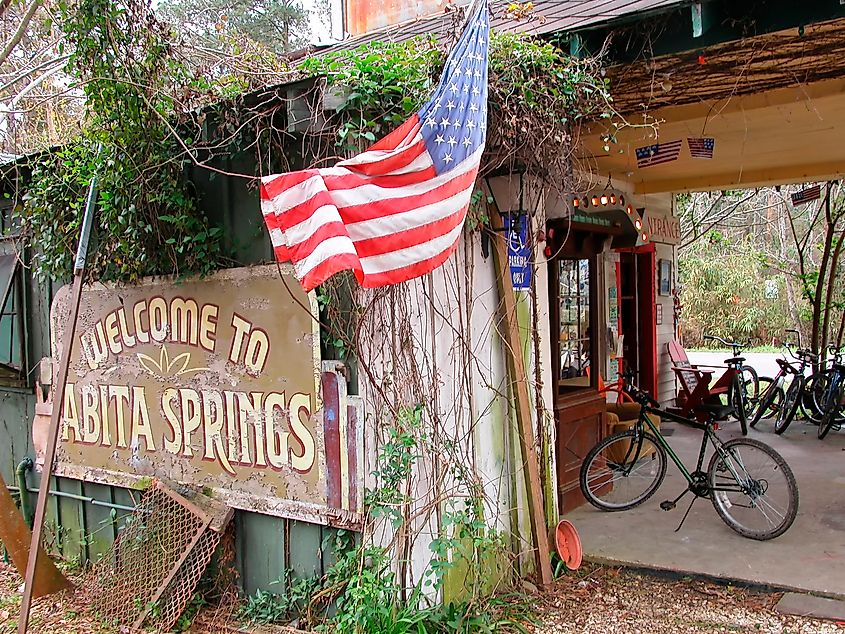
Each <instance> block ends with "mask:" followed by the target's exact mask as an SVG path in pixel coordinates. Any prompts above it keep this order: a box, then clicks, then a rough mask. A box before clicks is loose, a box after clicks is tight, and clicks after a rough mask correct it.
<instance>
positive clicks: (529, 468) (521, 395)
mask: <svg viewBox="0 0 845 634" xmlns="http://www.w3.org/2000/svg"><path fill="white" fill-rule="evenodd" d="M488 210H489V216H490V225H491V227H492V229H493V230H494V231H495V232H496V234H495V235H494V236H493V238H492V240H491V241H492V243H493V265H494V270H495V273H496V284H497V286H498V289H499V298H500V300H501V306H502V309H503V311H504V317H505V328H504V337H505V357H506V359H507V364H508V371H509V373H510V375H511V382H512V386H513V393H514V401H515V403H516V418H517V425H518V429H519V441H520V442H519V444H520V449H521V450H522V461H523V463H524V465H525V469H526V476H527V477H526V484H527V487H526V488H527V490H528V504H529V508H528V515H529V517H530V518H531V532H532V533H533V537H534V546H535V551H534V558H535V562H536V565H537V573H538V575H539V580H540V583H541V585H543V586H547V585H549V584H551V583H552V565H551V552H550V550H549V536H548V532H547V528H546V516H545V513H544V512H543V486H542V483H541V482H540V466H539V462H538V461H537V449H536V446H535V442H534V428H533V424H532V420H531V400H530V398H529V392H528V376H527V374H526V370H525V363H524V361H523V358H522V354H521V350H522V342H521V341H520V338H519V325H518V323H517V312H516V298H515V297H514V290H513V280H512V279H511V275H510V267H509V265H508V254H507V245H506V244H505V241H504V239H503V236H504V234H503V233H502V231H503V230H504V223H503V222H502V216H501V215H500V214H499V210H498V209H496V207H495V205H492V204H491V205H488Z"/></svg>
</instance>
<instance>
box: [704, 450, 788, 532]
mask: <svg viewBox="0 0 845 634" xmlns="http://www.w3.org/2000/svg"><path fill="white" fill-rule="evenodd" d="M721 450H722V451H721V452H720V451H717V452H716V453H714V454H713V457H712V458H711V459H710V465H709V466H708V468H707V483H708V485H709V486H710V488H711V489H712V494H711V496H710V500H711V501H712V503H713V508H715V509H716V513H717V514H718V515H719V517H720V518H721V519H722V521H723V522H725V524H727V525H728V526H729V527H730V528H731V529H732V530H733V531H735V532H737V533H739V534H740V535H742V536H743V537H748V538H749V539H756V540H759V541H766V540H769V539H774V538H775V537H778V536H779V535H783V533H785V532H786V531H787V530H788V529H789V527H790V526H792V523H793V522H794V521H795V516H796V515H797V514H798V484H797V483H796V482H795V475H794V474H793V473H792V469H790V468H789V465H788V464H787V463H786V460H784V459H783V457H782V456H781V455H780V454H779V453H778V452H776V451H775V450H774V449H772V448H771V447H769V446H768V445H767V444H765V443H762V442H760V441H759V440H755V439H753V438H734V439H733V440H729V441H728V442H726V443H724V444H723V445H722V446H721ZM755 454H756V455H757V456H760V454H764V455H765V457H766V458H767V460H765V461H763V460H762V459H760V458H757V459H754V456H755ZM761 458H762V456H761ZM758 461H759V466H755V465H754V464H753V463H754V462H758ZM749 465H750V466H749ZM752 469H753V471H754V473H752V472H751V470H752ZM737 476H739V477H740V478H742V479H743V482H739V481H738V480H737ZM775 480H777V481H778V482H780V481H781V480H782V483H783V485H784V487H783V488H784V493H785V502H782V501H781V499H780V497H778V498H776V497H775V493H777V492H772V493H771V494H770V491H771V489H772V486H771V485H772V482H774V481H775ZM733 485H736V486H737V487H738V489H737V490H725V488H726V487H730V486H733ZM761 489H762V490H761ZM732 493H736V494H738V495H737V496H736V497H735V498H734V499H733V501H732V500H731V494H732ZM745 510H749V511H751V512H749V513H746V512H745ZM754 511H756V513H755V512H754ZM778 515H779V516H780V520H779V521H777V522H773V521H772V519H773V518H774V519H777V516H778ZM746 516H748V519H746ZM752 518H758V519H759V518H762V519H763V520H764V524H767V525H768V526H767V527H765V528H755V527H752V526H749V525H748V524H749V523H750V520H751V519H752Z"/></svg>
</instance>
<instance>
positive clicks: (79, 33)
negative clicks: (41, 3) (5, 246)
mask: <svg viewBox="0 0 845 634" xmlns="http://www.w3.org/2000/svg"><path fill="white" fill-rule="evenodd" d="M62 10H63V14H62V21H61V22H62V26H63V29H64V32H65V36H66V42H67V46H68V48H69V49H70V50H71V51H72V52H71V54H70V58H69V60H68V67H67V70H68V71H69V73H70V74H72V75H73V76H74V77H75V78H76V79H77V80H78V81H79V85H80V86H82V90H83V91H84V95H85V113H84V116H83V127H82V130H81V133H80V135H79V137H78V138H77V140H75V141H74V142H72V143H70V144H68V145H66V146H64V147H62V148H60V149H58V150H56V151H54V152H50V153H48V154H46V155H38V156H36V157H35V158H34V160H33V161H32V162H31V170H32V171H31V178H30V180H29V182H28V183H27V184H26V195H25V202H24V206H23V218H24V222H25V228H26V230H27V232H28V236H29V238H30V240H31V242H32V243H33V244H34V245H37V251H36V255H35V265H36V269H37V271H38V273H39V274H40V275H41V276H42V277H54V278H58V279H63V278H66V277H67V275H68V274H69V272H70V270H71V265H72V262H71V259H72V253H73V251H74V249H75V247H76V240H77V236H78V235H79V227H80V223H81V219H82V213H81V212H82V208H83V206H84V199H85V189H86V187H87V185H88V183H89V181H90V179H91V177H92V175H93V174H94V172H95V171H97V172H98V175H99V196H98V199H97V207H98V213H99V222H98V232H97V237H98V240H99V248H98V249H97V250H96V253H95V255H94V256H93V260H92V262H91V263H90V276H91V278H92V279H101V280H119V281H123V282H134V281H137V280H138V279H140V278H141V277H143V276H146V275H155V274H169V273H176V274H178V275H182V276H184V275H188V274H192V273H199V274H207V273H210V272H212V271H214V270H215V269H216V268H217V267H218V266H219V264H220V262H221V237H222V230H221V229H220V228H217V227H212V226H211V225H210V224H209V221H208V219H207V218H206V216H205V214H204V213H203V212H202V210H200V208H199V206H198V205H197V201H196V198H195V196H194V195H193V192H192V190H191V187H190V185H189V183H188V180H187V178H186V177H185V176H186V175H185V173H184V170H185V167H186V163H187V160H185V158H184V153H183V151H182V146H183V145H191V144H192V143H193V140H192V139H190V138H186V139H181V138H179V137H177V136H175V135H174V134H173V130H174V128H173V125H174V124H178V119H179V116H180V115H181V114H182V113H183V111H184V110H183V107H182V105H181V104H179V103H178V102H177V101H176V99H175V98H174V97H173V95H174V94H176V90H175V87H176V86H179V85H181V84H185V83H189V82H190V79H191V78H190V75H189V73H188V72H187V70H186V69H185V67H184V66H182V65H181V64H180V63H179V62H178V60H177V59H176V58H175V57H174V56H173V55H172V52H171V48H170V46H171V41H170V35H169V32H168V31H167V30H166V28H165V27H163V26H162V25H161V24H159V23H158V22H157V21H156V20H155V18H154V17H153V16H152V14H151V13H150V12H149V11H148V6H147V5H146V3H145V2H143V1H139V0H130V1H129V2H127V3H126V4H125V5H122V6H121V5H118V4H116V3H114V2H110V1H109V0H80V2H78V3H76V4H74V5H64V6H63V7H62ZM100 145H102V150H101V152H100V153H99V154H98V151H97V147H98V146H100Z"/></svg>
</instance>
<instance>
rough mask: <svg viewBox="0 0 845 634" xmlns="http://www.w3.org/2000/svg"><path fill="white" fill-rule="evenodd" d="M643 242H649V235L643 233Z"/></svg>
mask: <svg viewBox="0 0 845 634" xmlns="http://www.w3.org/2000/svg"><path fill="white" fill-rule="evenodd" d="M643 242H648V234H647V233H646V232H645V231H643Z"/></svg>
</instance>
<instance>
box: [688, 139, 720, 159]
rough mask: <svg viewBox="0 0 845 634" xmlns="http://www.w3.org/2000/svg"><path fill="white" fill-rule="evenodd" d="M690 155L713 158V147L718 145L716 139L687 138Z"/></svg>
mask: <svg viewBox="0 0 845 634" xmlns="http://www.w3.org/2000/svg"><path fill="white" fill-rule="evenodd" d="M687 145H688V146H689V155H690V156H691V157H692V158H701V159H712V158H713V149H714V148H715V147H716V139H713V138H710V137H689V138H687Z"/></svg>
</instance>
